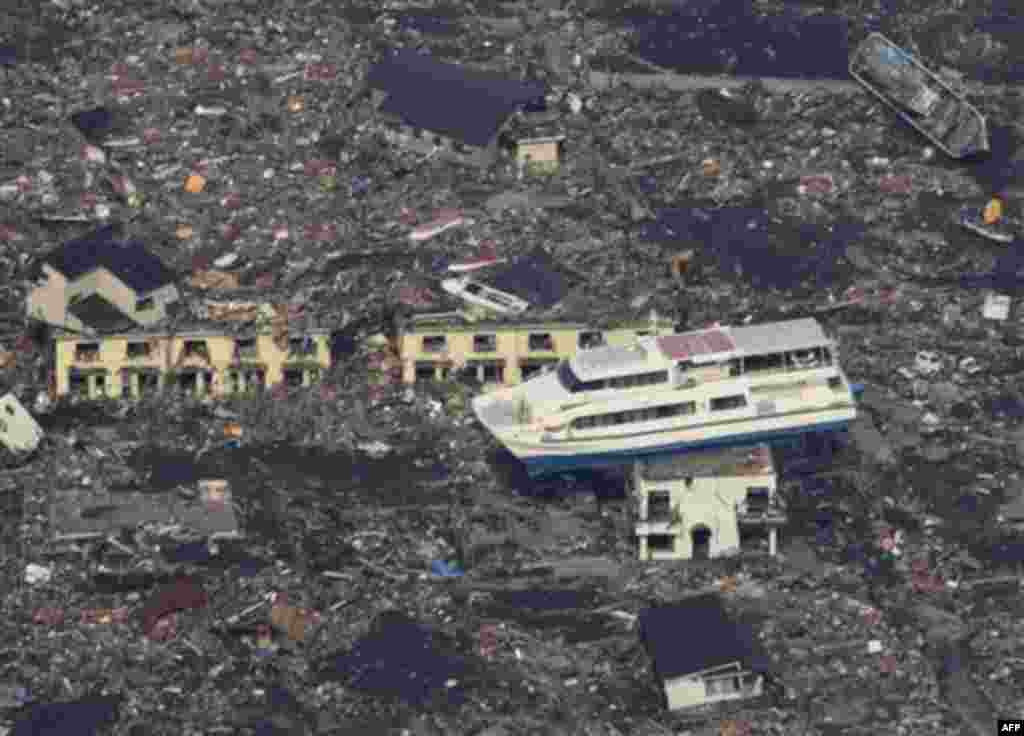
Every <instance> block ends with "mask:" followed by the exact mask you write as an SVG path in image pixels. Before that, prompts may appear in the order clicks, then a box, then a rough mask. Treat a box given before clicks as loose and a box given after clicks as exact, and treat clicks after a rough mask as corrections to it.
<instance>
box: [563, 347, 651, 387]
mask: <svg viewBox="0 0 1024 736" xmlns="http://www.w3.org/2000/svg"><path fill="white" fill-rule="evenodd" d="M573 368H574V370H575V371H576V373H577V375H579V377H580V378H581V379H582V380H584V381H590V380H595V379H599V378H605V377H607V376H619V375H624V374H631V373H640V372H647V371H653V370H658V369H656V368H651V367H650V366H649V365H648V363H647V353H645V352H644V353H641V352H639V351H637V350H636V349H635V347H632V346H629V345H603V346H601V347H598V348H591V349H590V350H581V351H580V352H578V353H577V354H576V357H575V359H574V360H573Z"/></svg>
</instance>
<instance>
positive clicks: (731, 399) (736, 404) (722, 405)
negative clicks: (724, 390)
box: [711, 394, 747, 411]
mask: <svg viewBox="0 0 1024 736" xmlns="http://www.w3.org/2000/svg"><path fill="white" fill-rule="evenodd" d="M746 405H747V397H746V396H744V395H743V394H736V395H735V396H719V397H718V398H715V399H711V411H727V410H729V409H742V408H743V407H744V406H746Z"/></svg>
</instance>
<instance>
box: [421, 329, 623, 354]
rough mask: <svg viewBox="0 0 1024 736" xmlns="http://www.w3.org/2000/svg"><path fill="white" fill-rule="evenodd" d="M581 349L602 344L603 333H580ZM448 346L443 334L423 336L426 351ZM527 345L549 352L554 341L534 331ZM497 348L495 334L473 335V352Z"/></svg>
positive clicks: (553, 347) (544, 333)
mask: <svg viewBox="0 0 1024 736" xmlns="http://www.w3.org/2000/svg"><path fill="white" fill-rule="evenodd" d="M577 344H578V345H579V347H580V348H582V349H583V350H589V349H590V348H596V347H599V346H601V345H603V344H604V335H603V334H602V333H600V332H583V333H580V336H579V340H578V343H577ZM447 346H448V339H447V337H446V336H445V335H428V336H426V337H424V338H423V351H424V352H426V353H440V352H444V350H445V348H447ZM527 347H528V349H530V350H533V351H536V352H544V351H547V352H550V351H553V350H554V349H555V341H554V338H552V336H551V333H548V332H534V333H531V334H530V335H529V336H528V338H527ZM497 350H498V336H497V335H473V352H475V353H493V352H496V351H497Z"/></svg>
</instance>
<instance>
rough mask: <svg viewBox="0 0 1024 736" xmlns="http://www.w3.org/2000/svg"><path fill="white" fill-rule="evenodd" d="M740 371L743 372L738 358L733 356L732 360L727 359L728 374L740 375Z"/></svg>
mask: <svg viewBox="0 0 1024 736" xmlns="http://www.w3.org/2000/svg"><path fill="white" fill-rule="evenodd" d="M742 372H743V368H742V366H741V364H740V359H739V358H733V359H732V360H730V361H729V375H730V376H733V377H735V376H738V375H740V374H741V373H742Z"/></svg>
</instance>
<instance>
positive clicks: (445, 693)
mask: <svg viewBox="0 0 1024 736" xmlns="http://www.w3.org/2000/svg"><path fill="white" fill-rule="evenodd" d="M468 673H469V668H468V663H467V662H466V661H465V660H464V659H463V658H460V657H459V656H458V655H457V654H456V652H455V651H453V648H452V647H450V646H444V644H443V642H442V641H441V640H440V639H439V638H437V637H435V635H434V634H433V633H432V632H431V631H430V630H429V629H427V628H426V627H424V626H421V625H420V624H418V623H416V622H415V621H412V620H411V619H409V618H408V617H406V616H405V615H404V614H402V613H400V612H398V611H385V612H384V613H382V614H380V615H379V616H378V617H377V619H376V620H375V621H374V624H373V627H372V629H371V631H370V633H368V634H367V635H366V636H364V637H363V638H362V639H360V640H359V641H357V642H356V643H355V645H354V646H353V647H352V648H351V649H350V650H349V651H348V652H346V653H343V654H333V655H329V656H328V657H327V658H326V659H324V660H323V661H322V662H321V668H320V673H319V677H320V679H321V680H326V681H331V680H336V681H337V680H340V681H343V682H346V683H347V686H348V687H351V688H352V689H354V690H362V691H364V692H368V693H372V694H376V695H382V696H392V697H396V698H398V699H400V700H404V701H405V702H407V703H409V704H411V705H414V706H417V707H419V708H421V709H425V708H426V707H427V706H428V705H429V704H430V703H431V702H433V701H435V700H440V701H447V702H448V703H452V704H460V703H462V702H463V701H464V700H465V697H466V696H465V688H466V686H467V685H468V682H467V677H466V675H467V674H468ZM449 679H455V680H457V681H458V684H457V685H456V686H455V687H447V686H446V684H445V683H446V682H447V680H449Z"/></svg>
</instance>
